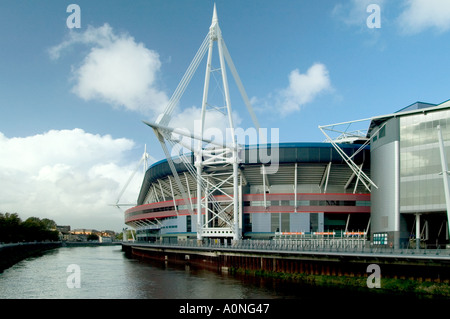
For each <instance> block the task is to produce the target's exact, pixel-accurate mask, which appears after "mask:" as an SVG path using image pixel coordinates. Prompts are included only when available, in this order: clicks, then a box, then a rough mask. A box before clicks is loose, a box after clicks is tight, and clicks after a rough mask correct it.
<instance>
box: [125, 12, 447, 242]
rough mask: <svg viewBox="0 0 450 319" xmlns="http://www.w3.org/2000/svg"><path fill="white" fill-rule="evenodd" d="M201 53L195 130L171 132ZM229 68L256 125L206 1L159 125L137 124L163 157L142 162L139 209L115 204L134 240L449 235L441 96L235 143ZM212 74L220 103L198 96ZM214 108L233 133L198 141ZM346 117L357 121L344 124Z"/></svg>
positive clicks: (426, 238)
mask: <svg viewBox="0 0 450 319" xmlns="http://www.w3.org/2000/svg"><path fill="white" fill-rule="evenodd" d="M214 44H217V45H218V53H219V62H218V63H219V67H218V68H216V69H213V68H212V67H211V65H212V61H213V60H212V48H213V46H214ZM206 52H208V61H207V67H206V73H205V83H204V92H203V100H202V114H201V117H200V124H199V125H198V126H199V132H196V134H194V133H186V132H182V131H180V130H177V129H174V128H171V127H170V126H169V122H170V118H171V115H172V113H173V111H174V109H175V106H176V105H177V104H178V103H179V99H180V97H181V96H182V94H183V92H184V90H185V88H186V86H187V85H188V83H189V81H190V79H191V78H192V75H193V73H194V72H195V70H196V69H197V67H198V65H199V63H200V61H201V60H202V58H203V56H204V55H205V54H206ZM216 63H217V62H216ZM227 66H228V69H230V70H231V74H232V76H233V78H234V80H235V82H236V85H237V87H238V89H239V92H240V93H241V96H242V99H243V101H244V104H245V105H246V107H247V109H248V111H249V113H250V115H251V118H252V120H253V124H254V126H255V128H257V129H258V132H259V128H260V127H259V123H258V122H257V119H256V117H255V116H254V113H253V111H252V109H251V105H250V103H249V100H248V98H247V95H246V93H245V90H244V88H243V86H242V83H241V81H240V79H239V76H238V73H237V71H236V69H235V67H234V64H233V62H232V60H231V56H230V54H229V52H228V50H227V48H226V45H225V42H224V40H223V37H222V33H221V31H220V28H219V25H218V19H217V12H216V9H215V6H214V12H213V19H212V24H211V26H210V30H209V32H208V34H207V36H206V37H205V40H204V41H203V43H202V45H201V47H200V49H199V51H198V52H197V54H196V56H195V57H194V60H193V61H192V63H191V65H190V66H189V68H188V71H187V72H186V74H185V76H184V77H183V79H182V80H181V82H180V85H179V87H177V89H176V90H175V92H174V95H173V96H172V98H171V100H170V101H169V103H168V105H167V106H166V109H165V110H164V112H163V113H162V114H161V115H160V117H159V118H158V119H157V121H156V122H155V123H148V122H146V124H147V125H149V126H151V128H152V129H153V131H154V133H155V135H156V136H157V138H158V141H159V142H160V143H161V146H162V148H163V150H164V153H165V155H166V159H164V160H161V161H159V162H157V163H154V164H153V165H151V166H150V167H149V168H148V169H147V170H146V173H145V177H144V180H143V182H142V186H141V190H140V193H139V197H138V200H137V205H136V206H135V207H132V208H130V209H128V210H127V211H126V212H125V224H126V225H128V226H130V227H132V228H134V229H135V230H136V236H137V238H136V239H137V240H138V241H162V242H178V241H180V240H181V241H183V240H189V239H197V240H205V239H206V240H215V241H221V242H224V243H228V242H231V241H232V240H238V239H245V238H248V239H271V238H274V237H276V236H290V237H293V236H294V237H298V236H312V237H314V236H321V237H322V238H323V237H327V236H333V237H334V236H341V237H346V236H347V237H348V236H357V237H363V238H366V239H367V243H368V244H370V245H381V246H388V247H394V248H396V247H397V248H402V247H409V246H414V245H415V246H416V247H417V248H418V247H422V246H424V245H427V247H443V246H445V245H447V244H448V243H449V222H448V221H449V214H448V212H449V211H450V192H449V186H448V184H449V181H448V179H449V177H448V158H449V155H450V154H449V152H450V144H449V143H450V102H444V103H442V104H439V105H435V104H429V103H421V102H417V103H414V104H413V105H410V106H409V107H406V108H404V109H401V110H400V111H398V112H395V113H392V114H388V115H384V116H374V117H372V118H369V119H364V120H356V121H350V122H346V123H340V124H332V125H326V126H319V129H321V130H322V132H323V133H324V134H325V136H326V137H327V139H326V142H321V143H278V141H275V143H273V141H271V143H268V144H265V143H260V144H258V143H256V144H255V145H243V146H242V145H238V143H237V140H236V139H235V136H236V131H234V126H233V120H232V110H231V104H230V103H229V101H230V96H229V91H228V82H227V76H226V70H227ZM218 70H220V73H221V79H222V84H223V88H222V89H223V90H222V91H223V92H224V96H225V100H226V103H225V106H223V107H217V106H213V104H212V103H211V100H210V97H209V96H208V88H209V79H210V74H211V73H212V72H217V71H218ZM208 108H210V109H208ZM219 108H220V109H221V111H222V112H224V113H225V114H226V115H227V118H228V121H229V123H228V124H229V127H230V128H231V132H230V133H231V134H230V135H231V136H232V137H233V139H232V141H231V143H228V144H226V145H225V144H223V143H222V144H221V143H216V144H214V142H213V141H209V140H206V139H205V138H204V137H205V135H204V126H205V114H206V112H207V111H211V110H217V109H219ZM355 123H358V124H360V123H366V125H365V127H364V129H363V130H358V131H349V128H350V126H351V125H352V124H355ZM340 126H344V127H345V129H344V130H339V129H337V128H338V127H340ZM326 132H328V133H329V132H337V133H339V136H337V137H335V138H333V137H330V136H329V135H328V133H326ZM181 137H182V138H181ZM184 138H190V139H191V140H194V141H195V142H194V143H190V144H189V143H188V144H189V145H188V146H187V148H188V149H189V150H190V151H191V152H190V153H189V152H188V153H183V154H181V155H179V156H177V157H173V156H172V155H171V153H170V151H169V149H168V146H167V145H168V144H169V145H171V146H172V147H173V146H176V145H177V144H179V143H181V142H180V141H183V139H184ZM213 144H214V145H213ZM194 145H195V146H194ZM211 146H213V147H211ZM183 147H186V144H183ZM268 154H270V156H269V155H268ZM273 155H276V156H273ZM268 158H269V159H271V161H270V162H269V161H268V160H267V159H268ZM269 164H270V165H269Z"/></svg>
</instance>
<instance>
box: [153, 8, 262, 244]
mask: <svg viewBox="0 0 450 319" xmlns="http://www.w3.org/2000/svg"><path fill="white" fill-rule="evenodd" d="M215 44H217V52H218V55H219V61H220V62H219V63H220V68H219V69H212V67H211V63H212V55H213V49H214V46H215ZM206 51H208V55H207V63H206V72H205V82H204V89H203V99H202V111H201V118H200V127H199V128H196V132H195V134H187V135H184V133H182V132H178V134H181V135H184V136H187V137H189V138H191V139H192V140H195V141H196V145H195V146H194V147H193V148H191V150H192V151H193V153H194V156H195V163H194V165H195V167H194V165H192V163H190V162H189V160H188V159H187V158H186V157H185V156H181V159H182V160H183V162H184V164H185V166H186V167H187V168H188V170H189V172H190V174H191V175H192V176H193V177H195V179H196V181H197V208H196V212H197V213H196V215H197V238H198V239H199V240H201V239H202V238H204V237H215V238H217V237H222V238H224V237H231V238H233V239H234V240H238V239H240V238H241V235H242V234H241V233H242V230H241V229H240V228H239V227H240V225H241V224H242V223H241V222H240V220H241V219H242V212H241V211H240V204H239V199H240V197H241V196H240V195H241V194H240V189H241V187H240V184H239V174H240V173H239V146H238V144H237V140H236V136H235V131H234V123H233V118H232V109H231V100H230V92H229V86H228V79H227V66H228V68H229V70H230V71H231V74H232V75H233V78H234V80H235V83H236V85H237V87H238V89H239V92H240V93H241V97H242V99H243V101H244V103H245V105H246V107H247V110H248V112H249V114H250V116H251V118H252V121H253V124H254V126H255V128H256V130H257V132H259V131H260V130H259V128H260V127H259V123H258V120H257V119H256V116H255V114H254V112H253V109H252V106H251V104H250V101H249V99H248V96H247V94H246V92H245V90H244V87H243V85H242V82H241V80H240V78H239V75H238V73H237V71H236V68H235V66H234V63H233V61H232V59H231V56H230V54H229V52H228V49H227V47H226V45H225V41H224V39H223V37H222V32H221V30H220V27H219V22H218V18H217V11H216V5H215V4H214V11H213V18H212V23H211V26H210V28H209V32H208V34H207V36H206V37H205V39H204V41H203V43H202V45H201V46H200V48H199V50H198V52H197V54H196V55H195V57H194V59H193V61H192V62H191V64H190V65H189V68H188V70H187V71H186V73H185V75H184V76H183V78H182V80H181V81H180V83H179V85H178V87H177V89H176V90H175V92H174V94H173V95H172V97H171V99H170V101H169V103H168V105H167V106H166V109H165V111H164V112H163V113H162V114H161V115H160V116H159V117H158V119H157V121H156V123H149V122H145V123H146V124H147V125H149V126H151V127H152V128H153V130H154V132H155V134H156V136H157V137H158V140H159V142H160V143H161V146H162V147H163V149H164V151H165V154H166V157H167V160H168V161H169V165H170V167H171V170H172V174H173V175H174V177H175V181H176V182H177V184H178V186H179V189H180V192H181V193H182V194H180V195H182V197H183V198H185V199H186V196H185V194H186V193H185V191H184V189H183V186H182V184H181V182H180V177H179V176H178V173H177V171H176V170H175V168H174V166H173V162H172V159H171V158H170V154H169V152H168V149H167V145H166V141H167V142H169V144H171V145H172V146H173V145H174V144H177V143H180V140H179V139H177V138H175V137H174V134H173V133H177V131H176V129H174V128H170V127H169V126H168V124H169V121H170V119H171V116H172V113H173V111H174V109H175V106H176V105H177V104H178V102H179V100H180V98H181V96H182V95H183V93H184V91H185V89H186V87H187V85H188V84H189V82H190V80H191V79H192V76H193V74H194V73H195V71H196V69H197V67H198V66H199V64H200V61H201V60H202V59H203V57H204V55H205V54H206ZM218 71H220V73H221V78H220V80H221V83H222V86H223V95H224V99H225V106H223V107H214V106H212V105H210V104H209V103H208V93H209V86H210V76H211V74H212V72H218ZM217 110H219V111H221V112H222V113H224V114H225V115H226V116H227V119H228V126H229V128H228V130H229V131H228V133H229V135H228V136H231V141H230V143H222V144H221V145H220V146H218V145H217V143H211V141H208V140H207V139H205V136H204V133H205V132H204V131H205V121H206V117H205V115H206V112H207V111H217ZM211 145H215V147H214V148H211ZM188 148H189V146H188Z"/></svg>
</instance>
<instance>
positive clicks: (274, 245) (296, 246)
mask: <svg viewBox="0 0 450 319" xmlns="http://www.w3.org/2000/svg"><path fill="white" fill-rule="evenodd" d="M135 244H144V245H149V246H169V247H180V248H203V249H210V248H213V249H217V250H224V249H227V250H230V249H236V250H255V251H268V252H269V251H274V252H302V251H304V252H320V253H351V254H382V255H396V256H399V257H402V256H404V257H406V256H440V257H448V258H449V259H450V249H444V248H443V249H441V248H437V249H426V248H421V249H416V248H403V249H394V248H390V247H381V246H372V245H370V242H369V241H367V240H366V239H364V238H333V239H325V238H324V239H317V238H313V239H303V240H302V239H272V240H270V239H268V240H256V239H246V240H237V241H233V242H232V243H231V244H227V243H225V244H224V243H220V242H219V241H214V240H210V241H201V242H198V241H197V240H196V239H187V240H180V241H178V242H161V241H156V242H151V243H149V242H135Z"/></svg>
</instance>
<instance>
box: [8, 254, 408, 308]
mask: <svg viewBox="0 0 450 319" xmlns="http://www.w3.org/2000/svg"><path fill="white" fill-rule="evenodd" d="M74 267H75V268H74ZM74 269H76V270H74ZM75 276H77V277H75ZM76 283H79V288H77V286H76ZM0 298H1V299H9V298H12V299H56V298H57V299H189V300H190V299H252V300H260V299H261V300H263V299H264V300H268V299H270V300H274V299H291V300H294V299H295V300H302V301H303V302H307V301H310V300H316V301H317V300H340V299H342V301H343V302H348V301H349V300H353V301H358V302H370V301H371V300H374V298H377V299H378V300H381V299H383V298H386V299H389V300H392V299H393V298H394V299H395V298H397V299H398V302H401V300H402V298H403V297H402V296H395V295H389V296H383V295H382V294H379V293H378V294H375V293H373V291H371V290H370V289H367V290H366V291H363V292H361V291H352V290H349V289H345V290H344V289H340V288H329V287H312V286H310V285H302V284H299V283H292V282H286V281H282V280H276V279H269V278H256V277H250V276H236V275H228V274H223V273H219V272H215V271H211V270H206V269H195V268H193V267H188V266H179V265H170V264H169V265H168V264H165V263H163V262H144V261H140V260H137V259H133V258H129V257H126V256H125V254H124V253H123V252H122V251H121V246H120V245H117V246H96V247H61V248H57V249H54V250H51V251H47V252H45V253H44V254H43V255H41V256H38V257H32V258H28V259H25V260H23V261H21V262H19V263H17V264H15V265H14V266H12V267H10V268H8V269H6V270H5V271H4V272H3V273H0ZM410 301H411V300H410Z"/></svg>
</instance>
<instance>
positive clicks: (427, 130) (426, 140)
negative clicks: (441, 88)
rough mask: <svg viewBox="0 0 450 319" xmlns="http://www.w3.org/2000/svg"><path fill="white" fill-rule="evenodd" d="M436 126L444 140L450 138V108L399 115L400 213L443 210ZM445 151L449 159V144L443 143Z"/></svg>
mask: <svg viewBox="0 0 450 319" xmlns="http://www.w3.org/2000/svg"><path fill="white" fill-rule="evenodd" d="M438 125H440V127H441V130H442V136H443V139H444V141H450V111H449V110H444V111H435V112H422V113H418V114H413V115H408V116H402V117H401V118H400V212H402V213H413V212H432V211H438V210H445V195H444V190H443V180H442V175H441V174H440V173H441V172H442V167H441V158H440V150H439V140H438V130H437V127H438ZM445 150H446V154H447V161H448V160H449V159H450V145H447V144H446V145H445ZM448 164H450V163H448ZM449 166H450V165H449Z"/></svg>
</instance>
